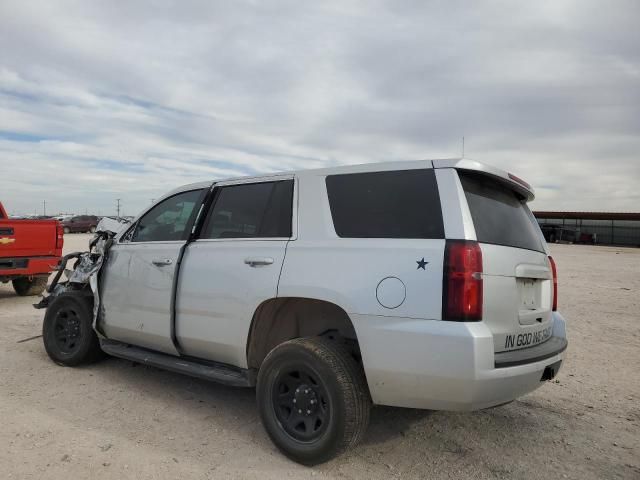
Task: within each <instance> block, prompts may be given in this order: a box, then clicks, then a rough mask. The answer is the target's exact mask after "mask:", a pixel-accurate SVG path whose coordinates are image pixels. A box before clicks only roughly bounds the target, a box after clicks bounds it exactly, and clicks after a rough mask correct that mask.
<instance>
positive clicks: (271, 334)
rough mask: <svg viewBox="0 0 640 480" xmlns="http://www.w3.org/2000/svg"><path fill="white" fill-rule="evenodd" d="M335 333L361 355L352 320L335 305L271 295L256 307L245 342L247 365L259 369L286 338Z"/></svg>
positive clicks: (357, 355)
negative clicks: (270, 353) (270, 297)
mask: <svg viewBox="0 0 640 480" xmlns="http://www.w3.org/2000/svg"><path fill="white" fill-rule="evenodd" d="M325 334H326V335H329V336H333V335H335V336H338V337H342V338H343V339H345V340H347V341H348V342H349V344H351V345H353V349H354V355H355V356H356V358H359V357H360V352H359V348H358V343H357V337H356V332H355V329H354V328H353V324H352V323H351V319H350V318H349V315H348V314H347V312H345V311H344V310H343V309H342V308H341V307H339V306H338V305H336V304H334V303H331V302H326V301H324V300H316V299H312V298H297V297H285V298H272V299H270V300H267V301H265V302H263V303H262V304H260V306H259V307H258V308H257V309H256V311H255V313H254V315H253V320H252V322H251V329H250V330H249V339H248V341H247V364H248V366H249V368H259V367H260V365H261V364H262V361H263V360H264V359H265V357H266V356H267V354H268V353H269V352H270V351H271V350H272V349H273V348H274V347H276V346H277V345H280V344H281V343H283V342H286V341H287V340H291V339H294V338H300V337H313V336H316V335H325Z"/></svg>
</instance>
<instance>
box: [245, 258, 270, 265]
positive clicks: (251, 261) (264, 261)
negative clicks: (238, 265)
mask: <svg viewBox="0 0 640 480" xmlns="http://www.w3.org/2000/svg"><path fill="white" fill-rule="evenodd" d="M244 263H246V264H247V265H249V266H250V267H260V266H264V265H271V264H272V263H273V258H271V257H248V258H245V259H244Z"/></svg>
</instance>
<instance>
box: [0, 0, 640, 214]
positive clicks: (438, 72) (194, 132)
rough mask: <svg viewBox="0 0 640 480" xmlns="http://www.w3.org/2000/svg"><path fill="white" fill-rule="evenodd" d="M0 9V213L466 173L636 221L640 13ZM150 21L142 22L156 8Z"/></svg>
mask: <svg viewBox="0 0 640 480" xmlns="http://www.w3.org/2000/svg"><path fill="white" fill-rule="evenodd" d="M146 3H147V5H146V6H145V5H142V2H139V3H136V2H130V1H120V2H118V1H109V2H101V1H98V2H86V1H77V2H65V1H55V2H52V1H43V2H42V3H35V2H29V1H22V0H21V1H18V0H16V1H10V0H2V1H0V200H2V201H3V202H4V203H5V205H6V207H7V208H8V209H9V210H10V211H11V212H13V213H33V212H38V213H41V212H42V200H46V201H47V212H48V213H53V212H59V211H69V212H84V211H85V210H87V211H89V212H95V213H101V214H114V213H115V204H116V200H115V199H116V198H121V199H122V204H123V208H124V213H126V214H135V213H137V212H138V211H139V210H141V209H142V208H143V207H145V206H146V204H148V203H149V201H150V199H151V198H157V197H158V196H160V195H161V194H163V193H165V192H166V191H167V190H169V189H171V188H174V187H175V186H178V185H181V184H184V183H189V182H194V181H200V180H206V179H216V178H224V177H229V176H238V175H243V174H257V173H262V172H272V171H281V170H290V169H301V168H314V167H321V166H329V165H337V164H346V163H364V162H379V161H388V160H391V161H394V160H405V159H421V158H441V157H455V156H460V153H461V137H462V136H463V135H464V136H465V138H466V156H467V157H469V158H473V159H476V160H480V161H484V162H488V163H492V164H495V165H497V166H500V167H502V168H505V169H508V170H509V171H512V172H514V173H515V174H516V175H518V176H521V177H523V178H525V179H526V180H527V181H529V182H530V183H532V184H533V186H534V187H535V189H536V193H537V198H536V200H535V202H534V204H533V207H534V208H535V209H558V210H598V211H600V210H610V211H617V210H622V211H639V210H640V189H639V185H640V26H639V25H640V2H639V1H637V0H629V1H611V0H606V1H605V0H603V1H601V2H591V1H584V0H580V1H573V2H564V1H559V0H554V1H548V2H546V1H522V2H515V1H504V2H471V1H467V2H455V1H440V2H427V1H414V2H411V1H388V2H383V1H368V2H364V1H363V2H357V1H352V2H350V1H347V0H343V1H337V2H324V1H321V2H303V1H299V0H298V1H290V2H284V1H283V2H280V1H254V2H239V1H234V2H231V1H227V2H214V1H202V2H178V1H176V2H170V1H155V2H146ZM151 5H152V6H151Z"/></svg>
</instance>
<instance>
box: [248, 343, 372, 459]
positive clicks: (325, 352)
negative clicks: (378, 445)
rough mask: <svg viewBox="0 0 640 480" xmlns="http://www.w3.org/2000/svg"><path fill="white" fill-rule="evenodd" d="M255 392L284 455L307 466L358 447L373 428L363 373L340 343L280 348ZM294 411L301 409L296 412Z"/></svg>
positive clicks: (265, 364) (267, 362)
mask: <svg viewBox="0 0 640 480" xmlns="http://www.w3.org/2000/svg"><path fill="white" fill-rule="evenodd" d="M296 375H297V376H296ZM256 390H257V399H258V409H259V411H260V417H261V419H262V423H263V425H264V427H265V429H266V430H267V433H268V434H269V437H270V438H271V440H272V441H273V443H274V444H275V445H276V447H278V449H280V451H281V452H282V453H284V455H286V456H287V457H289V458H290V459H292V460H294V461H296V462H298V463H301V464H304V465H316V464H318V463H322V462H325V461H327V460H329V459H331V458H333V457H335V456H337V455H339V454H341V453H342V452H344V451H345V450H347V449H348V448H350V447H353V446H355V445H356V444H357V443H358V442H359V441H360V439H361V438H362V436H363V435H364V432H365V431H366V429H367V425H368V424H369V412H370V410H371V397H370V395H369V389H368V388H367V383H366V379H365V376H364V372H363V370H362V367H361V366H360V365H359V364H358V363H357V362H356V361H355V359H354V358H353V356H352V355H351V353H350V352H349V350H348V349H347V348H346V346H345V345H344V344H342V343H339V342H338V341H333V340H330V339H328V338H324V337H312V338H297V339H294V340H289V341H287V342H284V343H282V344H280V345H278V346H277V347H275V348H274V349H273V350H272V351H271V352H270V353H269V354H268V355H267V357H266V358H265V360H264V362H263V363H262V366H261V367H260V371H259V373H258V383H257V389H256ZM295 407H301V408H300V409H298V412H297V413H296V412H295Z"/></svg>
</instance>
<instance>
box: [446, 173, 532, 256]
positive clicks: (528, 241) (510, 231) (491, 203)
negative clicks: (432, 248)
mask: <svg viewBox="0 0 640 480" xmlns="http://www.w3.org/2000/svg"><path fill="white" fill-rule="evenodd" d="M458 175H459V177H460V182H461V183H462V188H463V189H464V193H465V196H466V198H467V203H468V204H469V210H470V211H471V217H472V218H473V224H474V226H475V229H476V237H477V239H478V241H479V242H483V243H492V244H495V245H505V246H508V247H516V248H525V249H528V250H536V251H538V252H544V247H543V244H542V240H541V238H540V237H541V235H540V230H539V228H538V225H537V223H536V220H535V218H534V217H533V214H532V213H531V211H530V210H529V207H528V206H527V204H526V203H525V201H524V200H523V199H522V198H521V197H520V196H519V195H518V194H517V193H516V192H514V191H513V190H511V189H509V188H508V187H506V186H505V185H503V184H502V183H500V182H498V181H496V180H494V179H492V178H491V177H488V176H486V175H480V174H477V173H471V172H465V171H458Z"/></svg>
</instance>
